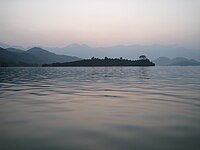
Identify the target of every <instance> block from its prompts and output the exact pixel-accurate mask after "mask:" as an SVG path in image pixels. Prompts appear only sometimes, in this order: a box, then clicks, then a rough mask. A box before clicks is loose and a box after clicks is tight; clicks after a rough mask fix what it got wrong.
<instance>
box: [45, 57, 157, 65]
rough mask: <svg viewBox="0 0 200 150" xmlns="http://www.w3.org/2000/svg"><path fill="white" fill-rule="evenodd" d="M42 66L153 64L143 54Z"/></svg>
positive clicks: (93, 58)
mask: <svg viewBox="0 0 200 150" xmlns="http://www.w3.org/2000/svg"><path fill="white" fill-rule="evenodd" d="M42 66H43V67H101V66H105V67H106V66H155V64H154V63H153V62H151V61H150V60H149V59H148V58H147V57H146V56H145V55H141V56H140V57H139V59H138V60H128V59H123V58H122V57H120V58H108V57H105V58H104V59H100V58H95V57H92V58H91V59H83V60H79V61H73V62H66V63H52V64H44V65H42Z"/></svg>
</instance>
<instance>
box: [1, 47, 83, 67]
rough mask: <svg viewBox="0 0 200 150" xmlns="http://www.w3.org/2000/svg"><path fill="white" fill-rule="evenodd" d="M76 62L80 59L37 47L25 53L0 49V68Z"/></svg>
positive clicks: (17, 50) (13, 49)
mask: <svg viewBox="0 0 200 150" xmlns="http://www.w3.org/2000/svg"><path fill="white" fill-rule="evenodd" d="M77 60H81V58H78V57H72V56H66V55H57V54H54V53H52V52H49V51H47V50H44V49H42V48H39V47H34V48H31V49H29V50H27V51H24V50H21V49H15V48H7V49H4V48H1V47H0V66H41V65H42V64H47V63H56V62H60V63H62V62H71V61H77Z"/></svg>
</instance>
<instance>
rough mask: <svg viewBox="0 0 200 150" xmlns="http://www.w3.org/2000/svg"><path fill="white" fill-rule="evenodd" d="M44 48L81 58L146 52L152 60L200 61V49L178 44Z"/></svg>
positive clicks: (131, 56) (73, 45)
mask: <svg viewBox="0 0 200 150" xmlns="http://www.w3.org/2000/svg"><path fill="white" fill-rule="evenodd" d="M44 48H45V49H47V50H49V51H51V52H54V53H57V54H66V55H72V56H77V57H81V58H91V57H93V56H94V57H99V58H104V57H105V56H106V57H112V58H114V57H124V58H128V59H137V56H139V55H141V54H145V55H146V56H148V58H149V59H151V60H154V59H157V58H158V57H160V56H165V57H169V58H174V57H185V58H189V59H196V60H198V61H200V49H186V48H183V47H178V46H176V45H158V44H157V45H156V44H154V45H117V46H111V47H95V48H94V47H90V46H88V45H85V44H71V45H68V46H66V47H63V48H52V47H44Z"/></svg>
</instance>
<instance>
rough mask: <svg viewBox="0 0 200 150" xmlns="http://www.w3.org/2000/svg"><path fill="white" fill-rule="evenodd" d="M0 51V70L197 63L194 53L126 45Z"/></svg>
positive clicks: (199, 56)
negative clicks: (119, 61) (92, 63)
mask: <svg viewBox="0 0 200 150" xmlns="http://www.w3.org/2000/svg"><path fill="white" fill-rule="evenodd" d="M0 47H1V48H0V66H42V65H43V64H53V63H67V62H74V61H80V60H82V59H86V58H92V57H94V56H95V57H98V58H104V57H110V58H120V57H123V58H126V59H131V60H133V59H138V56H140V55H141V54H144V55H146V56H147V57H148V58H149V59H150V60H152V62H153V63H155V65H157V66H198V65H200V62H199V61H197V60H200V52H199V51H198V50H188V49H185V48H180V47H176V46H162V45H148V46H147V45H146V46H142V45H130V46H113V47H102V48H92V47H89V46H87V45H81V44H71V45H68V46H66V47H64V48H49V47H33V48H27V50H26V49H25V48H23V47H21V46H9V45H7V44H4V43H0ZM163 56H164V57H163ZM168 57H170V58H168ZM188 58H190V59H188ZM191 58H193V59H191ZM195 59H196V60H195Z"/></svg>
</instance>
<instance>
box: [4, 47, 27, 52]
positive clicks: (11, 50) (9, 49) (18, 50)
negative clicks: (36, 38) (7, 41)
mask: <svg viewBox="0 0 200 150" xmlns="http://www.w3.org/2000/svg"><path fill="white" fill-rule="evenodd" d="M6 50H7V51H9V52H16V53H24V52H25V51H24V50H21V49H16V48H6Z"/></svg>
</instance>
